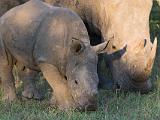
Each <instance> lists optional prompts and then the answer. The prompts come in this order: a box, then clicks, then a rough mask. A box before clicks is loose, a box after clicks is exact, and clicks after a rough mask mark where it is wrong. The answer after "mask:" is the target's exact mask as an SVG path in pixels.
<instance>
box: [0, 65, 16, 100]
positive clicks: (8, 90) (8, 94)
mask: <svg viewBox="0 0 160 120" xmlns="http://www.w3.org/2000/svg"><path fill="white" fill-rule="evenodd" d="M0 77H1V88H2V91H3V98H2V99H3V100H4V101H13V100H15V99H16V90H15V84H14V77H13V74H12V66H10V65H0Z"/></svg>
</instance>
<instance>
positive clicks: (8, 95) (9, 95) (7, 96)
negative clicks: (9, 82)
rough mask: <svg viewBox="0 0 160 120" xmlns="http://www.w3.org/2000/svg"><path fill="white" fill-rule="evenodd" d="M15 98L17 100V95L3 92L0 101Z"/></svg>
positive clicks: (10, 100)
mask: <svg viewBox="0 0 160 120" xmlns="http://www.w3.org/2000/svg"><path fill="white" fill-rule="evenodd" d="M15 100H17V96H16V95H15V94H5V95H4V96H3V97H2V101H5V102H12V101H15Z"/></svg>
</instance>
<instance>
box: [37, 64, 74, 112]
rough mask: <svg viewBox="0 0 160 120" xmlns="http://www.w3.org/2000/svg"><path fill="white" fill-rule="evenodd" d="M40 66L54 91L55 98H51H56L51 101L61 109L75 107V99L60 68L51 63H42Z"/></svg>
mask: <svg viewBox="0 0 160 120" xmlns="http://www.w3.org/2000/svg"><path fill="white" fill-rule="evenodd" d="M39 66H40V69H41V71H42V73H43V75H44V77H45V78H46V80H47V81H48V83H49V84H50V86H51V88H52V89H53V91H54V96H55V99H54V98H51V100H54V101H51V102H56V105H57V106H58V107H59V109H61V110H67V109H69V108H72V107H74V100H73V98H72V95H71V92H70V90H69V88H68V86H67V81H66V80H65V78H64V76H62V75H61V73H60V72H59V71H58V69H57V68H56V67H55V66H53V65H51V64H46V63H42V64H40V65H39ZM52 97H53V96H52ZM54 104H55V103H54Z"/></svg>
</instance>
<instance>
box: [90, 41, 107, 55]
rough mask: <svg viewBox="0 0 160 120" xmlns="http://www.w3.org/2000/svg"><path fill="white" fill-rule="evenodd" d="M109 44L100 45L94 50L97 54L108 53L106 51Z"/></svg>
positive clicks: (94, 47)
mask: <svg viewBox="0 0 160 120" xmlns="http://www.w3.org/2000/svg"><path fill="white" fill-rule="evenodd" d="M108 44H109V41H105V42H103V43H101V44H98V45H96V46H92V49H93V50H94V51H95V52H96V53H97V54H100V53H104V52H106V51H105V49H106V48H107V46H108Z"/></svg>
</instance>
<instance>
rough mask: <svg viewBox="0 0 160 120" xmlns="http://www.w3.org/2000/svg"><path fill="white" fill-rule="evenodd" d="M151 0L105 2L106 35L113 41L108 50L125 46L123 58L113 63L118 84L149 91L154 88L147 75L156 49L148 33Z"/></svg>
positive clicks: (112, 50)
mask: <svg viewBox="0 0 160 120" xmlns="http://www.w3.org/2000/svg"><path fill="white" fill-rule="evenodd" d="M152 2H153V1H152V0H145V1H141V0H130V1H128V0H123V1H121V0H115V1H111V0H108V1H107V2H106V4H105V5H106V6H107V7H105V11H106V13H108V15H107V16H108V20H109V22H108V23H109V27H108V28H107V29H106V31H107V34H106V38H107V39H108V40H111V42H110V43H111V44H110V45H109V47H108V53H109V54H110V52H118V51H119V50H121V49H123V48H125V52H123V54H122V55H121V57H120V58H118V59H114V60H111V61H112V62H111V63H112V64H110V65H111V66H110V67H111V71H112V75H113V79H114V80H115V84H117V85H118V86H119V87H120V88H121V89H125V90H138V91H142V92H147V91H149V90H150V88H151V84H150V81H149V80H148V78H149V76H150V74H151V70H152V67H153V63H154V58H155V54H156V48H157V40H154V42H153V43H152V42H151V40H150V33H149V15H150V11H151V7H152ZM125 45H126V47H124V46H125Z"/></svg>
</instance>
